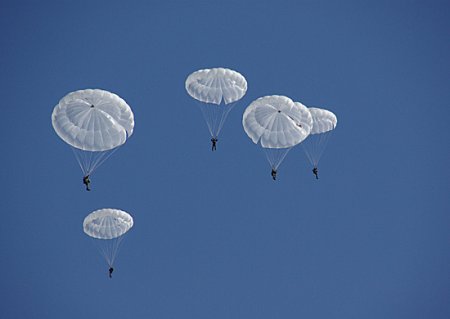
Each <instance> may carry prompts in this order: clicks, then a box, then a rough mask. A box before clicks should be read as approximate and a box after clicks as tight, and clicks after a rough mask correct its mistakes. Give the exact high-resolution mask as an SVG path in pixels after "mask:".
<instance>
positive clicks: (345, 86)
mask: <svg viewBox="0 0 450 319" xmlns="http://www.w3.org/2000/svg"><path fill="white" fill-rule="evenodd" d="M152 2H153V3H150V1H148V2H147V1H131V2H123V1H105V2H100V1H86V2H80V1H77V2H75V1H73V2H72V1H47V2H44V3H43V2H34V1H23V2H16V1H2V2H1V3H0V48H1V50H0V61H1V63H0V88H1V89H0V91H1V97H2V99H1V110H2V111H3V123H2V125H1V141H2V145H3V152H2V156H1V157H0V158H1V159H0V161H1V164H2V165H1V170H0V172H1V180H2V183H1V185H0V189H1V194H2V200H1V201H0V208H1V214H2V222H1V223H0V261H1V262H0V270H1V273H2V276H1V279H0V292H1V295H2V299H1V301H0V316H1V317H2V318H8V319H9V318H160V319H164V318H196V319H201V318H217V319H221V318H246V319H248V318H258V319H265V318H270V319H272V318H320V319H321V318H327V319H328V318H385V319H386V318H396V319H398V318H408V319H412V318H435V319H439V318H449V317H450V304H449V303H448V297H449V295H450V276H449V274H450V271H449V269H450V267H449V266H450V230H449V229H450V216H449V211H450V210H449V208H450V201H449V196H448V193H449V188H450V187H449V186H450V185H449V184H450V183H449V181H450V169H449V166H448V163H449V159H450V156H449V155H450V150H449V136H450V134H449V133H450V129H449V126H448V124H447V123H448V118H449V116H450V111H449V109H448V101H449V100H450V90H449V89H448V85H449V83H450V62H449V56H450V41H449V40H448V39H449V38H450V5H449V4H448V2H446V1H431V2H425V1H292V2H290V1H289V2H288V1H276V2H275V1H264V0H261V1H233V0H229V1H202V2H201V1H158V2H157V1H152ZM219 66H222V67H228V68H231V69H235V70H237V71H239V72H240V73H242V74H243V75H244V76H245V77H246V79H247V81H248V92H247V95H246V96H245V97H244V98H243V99H242V100H241V101H240V102H239V103H238V104H237V105H236V106H235V108H234V109H233V111H232V112H231V113H230V115H229V117H228V120H227V122H226V124H225V126H224V128H223V131H222V133H221V136H220V141H219V144H218V150H217V152H214V153H212V152H211V151H210V142H209V138H210V137H209V133H208V130H207V128H206V125H205V123H204V121H203V118H202V115H201V113H200V111H199V109H198V108H197V107H196V105H195V102H194V101H193V100H192V99H191V98H190V97H189V96H188V95H187V93H186V92H185V89H184V81H185V79H186V77H187V75H189V74H190V73H191V72H193V71H195V70H197V69H201V68H209V67H219ZM84 88H102V89H106V90H109V91H112V92H114V93H117V94H118V95H120V96H121V97H122V98H124V99H125V100H126V101H127V102H128V104H129V105H130V106H131V108H132V109H133V111H134V114H135V120H136V127H135V133H134V134H133V136H132V137H131V138H130V140H129V141H128V142H127V143H126V144H125V145H124V147H122V148H121V149H120V150H119V151H118V152H116V153H115V154H114V155H113V156H112V157H111V158H110V159H109V160H108V161H107V162H106V163H105V164H104V165H103V166H101V167H100V168H99V169H98V170H97V171H96V173H95V174H94V176H93V177H92V188H93V191H92V192H90V193H88V192H86V191H85V190H84V188H83V185H82V183H81V178H82V173H81V171H80V169H79V167H78V166H77V163H76V161H75V158H74V157H73V154H72V152H71V150H70V148H69V147H68V146H67V145H65V144H64V142H62V141H61V140H60V139H59V138H58V136H57V135H56V134H55V132H54V131H53V128H52V126H51V121H50V115H51V112H52V110H53V107H54V106H55V105H56V103H57V102H58V101H59V99H60V98H61V97H63V96H64V95H65V94H67V93H68V92H71V91H74V90H78V89H84ZM272 94H280V95H286V96H289V97H291V98H292V99H294V100H296V101H300V102H302V103H304V104H305V105H308V106H318V107H323V108H328V109H330V110H332V111H333V112H335V113H336V115H337V116H338V121H339V122H338V127H337V129H336V132H335V134H334V135H333V136H332V139H331V141H330V143H329V145H328V148H327V150H326V153H325V154H324V156H323V158H322V160H321V163H320V177H321V179H320V180H319V181H316V180H315V179H314V177H313V176H312V174H311V167H310V165H309V164H308V163H307V161H306V157H305V156H304V154H303V153H302V152H303V151H302V149H301V148H295V149H293V150H292V151H291V152H290V153H289V154H288V157H287V158H286V160H285V161H284V162H283V164H282V166H281V167H280V169H279V179H278V180H277V181H276V182H273V181H272V180H271V177H270V168H269V165H268V163H267V162H266V160H265V157H264V154H263V153H262V152H261V150H260V149H259V148H258V147H257V146H256V145H254V144H253V143H252V142H251V140H250V139H249V138H248V137H247V136H246V134H245V132H244V131H243V129H242V125H241V119H242V113H243V111H244V109H245V107H246V106H247V105H249V104H250V103H251V101H253V100H254V99H256V98H258V97H260V96H264V95H272ZM103 207H113V208H119V209H123V210H125V211H127V212H129V213H130V214H131V215H133V217H134V220H135V226H134V227H133V229H132V230H131V231H130V233H129V235H128V236H127V237H126V238H125V241H124V242H123V246H122V250H121V251H120V255H119V256H118V259H117V261H116V271H115V272H114V278H113V279H112V280H110V279H108V278H107V266H106V264H105V262H104V261H103V260H102V259H101V257H100V255H99V253H98V251H97V250H96V248H95V246H94V245H93V244H92V242H91V240H90V239H89V238H88V237H87V236H86V235H85V234H84V233H83V231H82V222H83V219H84V217H85V216H86V215H87V214H89V213H90V212H91V211H93V210H95V209H98V208H103Z"/></svg>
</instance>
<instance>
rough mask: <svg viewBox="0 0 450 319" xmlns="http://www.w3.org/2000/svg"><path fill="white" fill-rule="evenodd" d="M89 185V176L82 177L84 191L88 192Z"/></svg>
mask: <svg viewBox="0 0 450 319" xmlns="http://www.w3.org/2000/svg"><path fill="white" fill-rule="evenodd" d="M90 183H91V180H90V179H89V175H86V176H85V177H83V184H84V185H86V190H87V191H90V190H91V189H90V188H89V184H90Z"/></svg>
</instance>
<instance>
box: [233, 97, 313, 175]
mask: <svg viewBox="0 0 450 319" xmlns="http://www.w3.org/2000/svg"><path fill="white" fill-rule="evenodd" d="M312 124H313V123H312V117H311V114H310V113H309V110H308V108H307V107H306V106H304V105H303V104H301V103H299V102H294V101H292V100H291V99H290V98H288V97H286V96H280V95H272V96H264V97H261V98H259V99H257V100H255V101H253V102H252V103H251V104H250V105H249V106H248V107H247V109H246V110H245V112H244V115H243V118H242V125H243V126H244V130H245V132H246V133H247V135H248V136H249V137H250V138H251V139H252V141H253V143H255V144H260V145H261V147H262V148H263V149H264V151H265V153H266V156H267V159H268V161H269V163H270V166H271V167H272V169H273V170H275V171H276V170H277V169H278V167H279V166H280V164H281V162H282V161H283V159H284V157H285V156H286V155H287V153H288V152H289V150H290V149H291V148H292V147H293V146H295V145H297V144H299V143H300V142H302V141H303V140H304V139H305V138H307V137H308V135H309V133H310V131H311V128H312Z"/></svg>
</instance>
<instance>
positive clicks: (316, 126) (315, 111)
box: [302, 107, 337, 168]
mask: <svg viewBox="0 0 450 319" xmlns="http://www.w3.org/2000/svg"><path fill="white" fill-rule="evenodd" d="M309 111H310V113H311V116H312V119H313V127H312V129H311V135H310V137H309V138H308V139H307V140H306V141H305V143H302V145H303V149H304V151H305V154H306V156H307V157H308V160H309V161H310V163H311V164H312V165H313V166H314V168H317V166H318V164H319V161H320V158H321V157H322V154H323V152H324V151H325V148H326V146H327V144H328V141H329V139H330V137H331V134H332V133H333V131H334V129H335V128H336V125H337V117H336V115H334V113H332V112H330V111H328V110H324V109H320V108H316V107H310V108H309Z"/></svg>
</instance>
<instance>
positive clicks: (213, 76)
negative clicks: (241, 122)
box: [185, 68, 247, 138]
mask: <svg viewBox="0 0 450 319" xmlns="http://www.w3.org/2000/svg"><path fill="white" fill-rule="evenodd" d="M185 87H186V91H187V92H188V94H189V95H190V96H191V97H192V98H194V99H195V100H197V101H198V102H199V103H198V105H199V106H200V109H201V111H202V113H203V116H204V118H205V121H206V124H207V125H208V129H209V132H210V134H211V137H213V138H217V136H218V135H219V134H220V131H221V129H222V127H223V124H224V123H225V120H226V118H227V116H228V113H229V112H230V111H231V109H232V108H233V106H234V104H235V102H237V101H238V100H240V99H241V98H242V97H243V96H244V95H245V93H246V92H247V81H246V80H245V78H244V76H242V74H240V73H238V72H236V71H233V70H230V69H225V68H213V69H204V70H198V71H196V72H194V73H192V74H190V75H189V76H188V77H187V79H186V83H185Z"/></svg>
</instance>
